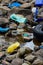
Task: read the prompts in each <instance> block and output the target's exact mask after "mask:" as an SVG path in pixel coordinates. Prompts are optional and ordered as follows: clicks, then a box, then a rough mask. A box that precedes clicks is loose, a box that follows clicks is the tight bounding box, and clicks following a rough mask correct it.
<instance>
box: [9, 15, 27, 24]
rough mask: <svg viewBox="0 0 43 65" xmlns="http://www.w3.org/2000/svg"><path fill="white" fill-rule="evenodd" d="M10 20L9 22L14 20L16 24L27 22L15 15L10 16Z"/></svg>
mask: <svg viewBox="0 0 43 65" xmlns="http://www.w3.org/2000/svg"><path fill="white" fill-rule="evenodd" d="M10 19H11V20H14V21H15V22H18V23H26V22H27V19H26V18H24V17H21V16H19V15H16V14H12V15H11V16H10Z"/></svg>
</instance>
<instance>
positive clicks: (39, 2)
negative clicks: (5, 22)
mask: <svg viewBox="0 0 43 65" xmlns="http://www.w3.org/2000/svg"><path fill="white" fill-rule="evenodd" d="M35 5H36V6H42V5H43V0H36V1H35Z"/></svg>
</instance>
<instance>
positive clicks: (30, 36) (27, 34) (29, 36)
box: [22, 32, 33, 41]
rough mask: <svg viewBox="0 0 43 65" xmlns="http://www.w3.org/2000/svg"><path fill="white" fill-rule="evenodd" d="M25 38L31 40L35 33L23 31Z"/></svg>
mask: <svg viewBox="0 0 43 65" xmlns="http://www.w3.org/2000/svg"><path fill="white" fill-rule="evenodd" d="M22 36H23V38H24V39H25V40H28V41H29V40H31V39H33V34H32V33H27V32H24V33H23V35H22Z"/></svg>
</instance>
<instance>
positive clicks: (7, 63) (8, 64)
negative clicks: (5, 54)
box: [2, 60, 10, 65]
mask: <svg viewBox="0 0 43 65" xmlns="http://www.w3.org/2000/svg"><path fill="white" fill-rule="evenodd" d="M2 64H3V65H10V63H9V62H7V61H6V60H2Z"/></svg>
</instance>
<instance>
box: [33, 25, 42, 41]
mask: <svg viewBox="0 0 43 65" xmlns="http://www.w3.org/2000/svg"><path fill="white" fill-rule="evenodd" d="M33 35H34V38H36V39H37V40H39V41H41V42H43V24H39V25H37V26H36V27H35V28H34V29H33Z"/></svg>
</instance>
